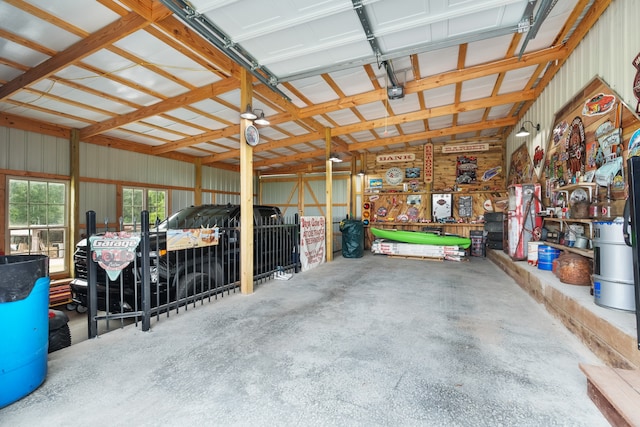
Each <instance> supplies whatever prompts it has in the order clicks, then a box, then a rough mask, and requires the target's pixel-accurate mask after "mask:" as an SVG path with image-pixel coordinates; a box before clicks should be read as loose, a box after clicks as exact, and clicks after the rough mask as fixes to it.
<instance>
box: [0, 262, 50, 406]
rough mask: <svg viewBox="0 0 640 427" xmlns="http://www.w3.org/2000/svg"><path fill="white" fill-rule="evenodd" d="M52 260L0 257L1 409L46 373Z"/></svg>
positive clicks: (41, 379) (37, 384) (39, 381)
mask: <svg viewBox="0 0 640 427" xmlns="http://www.w3.org/2000/svg"><path fill="white" fill-rule="evenodd" d="M48 276H49V263H48V258H47V256H45V255H12V256H0V408H3V407H5V406H7V405H9V404H11V403H13V402H15V401H16V400H18V399H20V398H22V397H24V396H26V395H27V394H29V393H31V392H32V391H33V390H35V389H36V388H38V387H39V386H40V385H41V384H42V383H43V382H44V379H45V377H46V375H47V352H48V351H47V350H48V348H49V280H50V279H49V277H48Z"/></svg>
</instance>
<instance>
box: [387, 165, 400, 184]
mask: <svg viewBox="0 0 640 427" xmlns="http://www.w3.org/2000/svg"><path fill="white" fill-rule="evenodd" d="M384 179H385V180H386V181H387V184H389V185H398V184H400V183H401V182H402V179H403V176H402V169H400V168H396V167H393V168H389V169H388V170H387V172H386V173H385V174H384Z"/></svg>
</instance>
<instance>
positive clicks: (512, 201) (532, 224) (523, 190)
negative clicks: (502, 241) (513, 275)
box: [508, 184, 542, 261]
mask: <svg viewBox="0 0 640 427" xmlns="http://www.w3.org/2000/svg"><path fill="white" fill-rule="evenodd" d="M508 190H509V214H508V242H509V256H510V257H511V258H512V259H513V260H515V261H521V260H525V259H527V255H528V254H527V246H528V243H529V241H531V240H540V232H541V230H542V218H541V217H540V216H538V215H537V214H538V212H540V210H541V209H542V205H541V202H540V200H541V199H540V184H514V185H510V186H509V188H508Z"/></svg>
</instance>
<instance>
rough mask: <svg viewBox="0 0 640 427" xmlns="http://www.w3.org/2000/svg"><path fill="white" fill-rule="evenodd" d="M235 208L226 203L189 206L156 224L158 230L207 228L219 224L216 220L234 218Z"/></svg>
mask: <svg viewBox="0 0 640 427" xmlns="http://www.w3.org/2000/svg"><path fill="white" fill-rule="evenodd" d="M235 212H237V209H236V207H235V206H227V205H202V206H191V207H189V208H186V209H182V210H181V211H180V212H177V213H175V214H173V215H171V216H170V217H169V218H167V219H166V220H164V221H162V222H161V223H160V224H159V225H158V230H167V229H180V228H202V227H205V228H209V227H213V226H215V225H218V226H219V225H221V224H219V223H218V222H221V221H223V220H224V221H226V220H228V219H234V218H235V216H233V215H235Z"/></svg>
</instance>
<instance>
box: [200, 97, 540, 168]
mask: <svg viewBox="0 0 640 427" xmlns="http://www.w3.org/2000/svg"><path fill="white" fill-rule="evenodd" d="M534 95H535V91H534V90H528V91H523V92H513V93H509V94H504V95H499V96H495V97H490V98H483V99H477V100H473V101H466V102H461V103H460V104H459V105H458V106H455V105H447V106H443V107H436V108H430V109H426V110H423V111H417V112H414V113H407V114H401V115H397V116H394V117H389V118H387V119H377V120H370V121H368V122H363V123H357V124H354V125H347V126H338V127H335V128H332V129H331V135H332V137H337V136H340V135H347V134H350V133H353V132H358V131H361V130H366V129H369V128H376V127H382V126H384V124H385V120H386V121H387V122H388V124H393V125H395V124H401V123H407V122H411V121H415V120H424V119H428V118H433V117H438V116H444V115H449V114H453V113H454V112H463V111H471V110H475V109H479V108H488V107H491V106H496V105H503V104H510V103H513V102H521V101H523V100H530V99H533V97H534ZM494 122H495V121H488V122H484V123H478V124H477V126H476V127H475V128H474V129H473V130H474V131H475V130H483V129H487V128H492V127H494V126H493V123H494ZM509 123H511V121H510V122H509ZM515 123H516V122H515V121H514V122H513V123H512V125H513V124H515ZM460 128H462V127H456V128H455V129H460ZM460 132H469V131H460V130H458V131H456V132H453V133H449V134H447V135H454V134H456V133H460ZM402 137H404V136H399V137H395V138H383V139H377V140H376V141H382V143H380V144H378V145H375V146H380V145H385V144H397V143H402V142H404V141H403V140H402ZM406 137H407V138H410V137H411V135H406ZM322 138H323V133H322V132H313V133H309V134H305V135H300V136H297V137H294V138H286V139H282V140H277V141H272V142H270V143H268V144H260V145H258V146H257V147H255V148H254V152H260V151H263V150H272V149H275V148H282V147H287V146H292V145H296V144H301V143H304V142H310V141H316V140H321V139H322ZM390 141H395V142H390ZM408 141H409V142H410V141H411V140H408ZM357 145H358V143H351V144H349V145H348V147H347V148H348V150H349V151H353V150H354V148H353V147H354V146H357ZM238 155H239V151H238V150H229V151H227V152H225V153H220V154H214V155H211V156H209V157H204V158H203V160H202V163H203V164H208V163H212V162H217V161H222V160H226V159H230V158H234V157H238Z"/></svg>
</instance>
